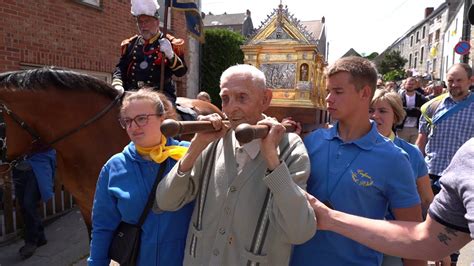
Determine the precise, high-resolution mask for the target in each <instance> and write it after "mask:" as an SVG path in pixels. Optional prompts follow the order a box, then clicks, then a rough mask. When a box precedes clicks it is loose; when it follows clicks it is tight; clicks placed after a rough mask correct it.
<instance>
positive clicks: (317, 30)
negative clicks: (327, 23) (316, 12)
mask: <svg viewBox="0 0 474 266" xmlns="http://www.w3.org/2000/svg"><path fill="white" fill-rule="evenodd" d="M301 24H302V25H303V27H306V30H307V31H308V32H309V33H311V34H312V35H313V36H314V38H316V39H320V37H321V31H322V29H323V26H324V25H323V23H322V22H321V20H309V21H301Z"/></svg>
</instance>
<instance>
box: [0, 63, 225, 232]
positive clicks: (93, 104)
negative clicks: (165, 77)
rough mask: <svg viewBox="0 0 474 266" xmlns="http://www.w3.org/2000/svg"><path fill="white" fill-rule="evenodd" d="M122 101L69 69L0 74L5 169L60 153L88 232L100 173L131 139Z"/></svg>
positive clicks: (204, 107) (60, 171)
mask: <svg viewBox="0 0 474 266" xmlns="http://www.w3.org/2000/svg"><path fill="white" fill-rule="evenodd" d="M120 101H121V95H120V93H119V92H118V91H116V90H115V89H113V88H112V87H111V86H110V85H108V84H106V83H105V82H103V81H101V80H99V79H96V78H93V77H91V76H87V75H84V74H79V73H76V72H73V71H69V70H61V69H55V68H40V69H34V70H26V71H16V72H8V73H2V74H0V118H3V120H4V122H5V125H6V140H7V141H6V145H5V144H4V145H3V146H4V147H3V150H1V151H2V152H5V151H6V156H0V157H3V158H0V159H1V160H2V162H3V163H4V164H3V168H4V169H3V171H5V169H7V168H8V167H11V165H12V164H11V162H12V161H14V160H17V159H19V158H21V157H22V156H25V155H28V154H31V153H34V152H37V151H40V150H42V149H44V148H47V147H52V148H54V149H56V153H57V177H58V178H61V181H62V183H63V184H64V186H65V188H66V189H67V190H68V191H69V192H70V193H71V194H72V195H73V196H74V198H75V200H76V203H77V205H78V207H79V209H80V211H81V213H82V216H83V217H84V221H85V223H86V225H87V227H88V229H89V231H90V229H91V210H92V202H93V199H94V192H95V185H96V181H97V177H98V174H99V172H100V169H101V168H102V166H103V165H104V163H105V162H106V161H107V160H108V159H109V158H110V157H111V156H112V155H113V154H115V153H118V152H120V151H122V149H123V147H124V146H125V145H127V143H128V142H129V141H130V140H129V138H128V137H127V134H126V132H125V131H124V130H123V129H122V128H121V127H120V125H119V123H118V121H117V119H118V116H119V109H120ZM182 104H183V105H185V106H188V107H193V108H194V109H195V110H196V111H198V112H199V113H201V114H209V113H214V112H218V113H220V110H219V109H218V108H217V107H215V106H214V105H212V104H210V103H207V102H203V101H199V100H189V102H185V101H183V103H182ZM0 124H1V123H0ZM0 134H1V130H0ZM4 137H5V136H0V138H4ZM0 140H1V139H0ZM2 152H0V154H2Z"/></svg>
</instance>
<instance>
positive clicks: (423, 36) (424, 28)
mask: <svg viewBox="0 0 474 266" xmlns="http://www.w3.org/2000/svg"><path fill="white" fill-rule="evenodd" d="M425 37H426V26H423V34H422V37H421V38H422V39H424V38H425Z"/></svg>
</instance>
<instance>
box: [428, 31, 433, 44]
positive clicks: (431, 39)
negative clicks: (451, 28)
mask: <svg viewBox="0 0 474 266" xmlns="http://www.w3.org/2000/svg"><path fill="white" fill-rule="evenodd" d="M432 42H433V33H430V34H429V35H428V44H431V43H432Z"/></svg>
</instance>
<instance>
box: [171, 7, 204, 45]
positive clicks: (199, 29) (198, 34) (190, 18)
mask: <svg viewBox="0 0 474 266" xmlns="http://www.w3.org/2000/svg"><path fill="white" fill-rule="evenodd" d="M196 2H197V0H166V3H165V4H166V5H167V6H169V7H171V8H173V9H175V10H177V11H184V12H185V13H184V15H185V17H186V28H187V30H188V31H189V32H190V33H191V35H192V36H193V37H194V38H196V39H198V40H199V41H200V42H204V33H203V29H204V25H203V23H202V18H201V12H200V11H199V8H198V6H197V3H196Z"/></svg>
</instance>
